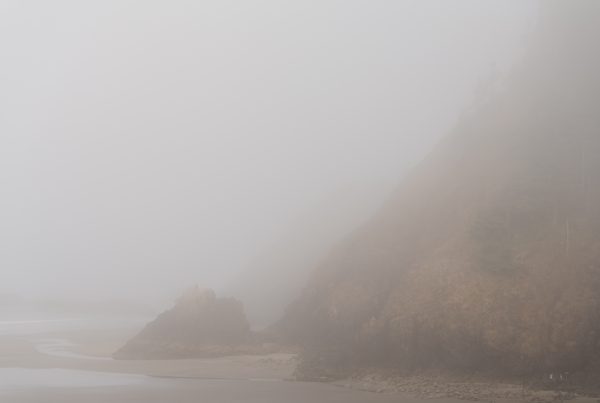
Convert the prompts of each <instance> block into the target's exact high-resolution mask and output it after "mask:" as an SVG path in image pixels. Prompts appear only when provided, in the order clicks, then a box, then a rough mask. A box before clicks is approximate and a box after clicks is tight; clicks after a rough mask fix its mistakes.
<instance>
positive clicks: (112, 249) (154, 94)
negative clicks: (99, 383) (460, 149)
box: [0, 0, 537, 299]
mask: <svg viewBox="0 0 600 403" xmlns="http://www.w3.org/2000/svg"><path fill="white" fill-rule="evenodd" d="M536 4H537V3H536V2H534V1H523V0H512V1H505V0H497V1H493V0H485V1H484V0H456V1H446V0H438V1H434V0H430V1H422V0H418V1H417V0H414V1H400V0H397V1H385V0H375V1H373V0H368V1H367V0H363V1H353V0H339V1H333V0H318V1H317V0H308V1H307V0H302V1H292V0H290V1H281V0H253V1H246V0H238V1H225V0H215V1H183V0H170V1H149V0H139V1H127V0H114V1H107V0H102V1H85V2H82V1H75V0H73V1H60V0H54V1H44V0H40V1H27V0H15V1H7V0H0V51H1V63H0V185H1V195H0V293H2V292H16V293H21V294H25V295H31V296H36V295H40V296H41V295H61V294H68V295H75V296H102V295H111V296H112V295H114V296H127V295H130V296H133V297H135V298H141V299H148V298H152V297H160V296H163V295H171V294H172V293H173V292H174V291H175V290H179V289H181V288H183V287H186V286H187V285H189V284H191V283H202V284H206V285H210V286H215V287H220V286H222V285H223V284H224V283H226V282H227V281H229V279H230V278H231V277H232V276H234V275H235V274H236V273H237V272H239V271H240V270H243V268H244V267H245V266H246V265H248V263H249V262H250V261H251V260H252V259H253V258H254V257H256V256H257V255H259V254H261V253H263V252H264V249H265V248H268V247H269V245H272V244H274V240H275V239H276V238H277V236H278V234H281V233H283V232H288V231H289V230H290V229H289V228H287V226H288V225H290V223H293V222H294V221H295V218H296V217H298V216H300V215H302V214H303V213H304V212H305V211H308V210H310V209H311V208H312V206H314V205H315V204H318V203H319V202H320V201H321V200H323V199H327V198H329V197H330V195H331V194H336V192H337V191H338V190H339V189H340V188H344V187H353V188H355V189H361V188H363V187H364V189H369V191H372V192H373V195H372V197H373V200H374V201H378V200H380V199H381V200H382V199H383V198H384V197H385V194H386V192H388V191H390V190H391V189H392V188H393V187H394V186H395V184H397V183H398V181H399V180H400V179H401V177H402V175H403V173H404V172H406V169H407V168H408V167H410V166H411V165H412V164H414V163H415V162H416V161H418V160H419V158H421V157H422V156H423V155H424V154H425V153H426V151H427V150H428V149H429V148H430V147H431V146H432V144H433V143H434V142H435V140H436V139H437V138H438V137H439V136H440V135H443V134H444V132H446V131H447V130H448V129H449V128H450V127H451V126H452V124H453V123H454V122H455V121H456V119H457V118H458V116H459V114H460V113H461V112H462V111H464V110H465V108H467V107H468V105H469V104H471V103H472V102H473V97H474V96H475V95H474V94H476V90H477V88H480V87H481V85H482V83H485V82H487V81H488V80H489V78H490V77H494V76H500V77H501V76H502V74H503V72H505V71H506V70H507V69H508V67H509V66H510V65H511V63H513V62H514V61H515V59H516V57H517V56H518V54H519V52H520V51H522V50H523V47H524V45H525V40H526V38H527V34H528V33H529V32H530V31H531V29H532V27H533V24H534V22H535V18H536V11H537V10H536ZM108 291H110V293H109V294H107V292H108Z"/></svg>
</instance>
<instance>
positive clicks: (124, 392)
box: [0, 328, 419, 403]
mask: <svg viewBox="0 0 600 403" xmlns="http://www.w3.org/2000/svg"><path fill="white" fill-rule="evenodd" d="M135 331H137V328H115V329H100V330H98V329H93V330H90V329H79V330H68V331H52V332H45V333H36V332H28V333H27V334H18V332H9V333H8V334H4V335H0V402H7V403H8V402H10V403H21V402H23V403H25V402H26V403H38V402H39V403H42V402H43V403H95V402H98V403H99V402H102V403H106V402H111V403H129V402H144V403H153V402H161V403H171V402H178V403H186V402H198V401H207V402H223V403H229V402H263V403H268V402H290V403H295V402H298V403H300V402H327V403H336V402H340V403H341V402H344V403H354V402H356V403H359V402H382V403H385V402H398V401H399V400H400V401H402V402H406V403H411V402H413V401H414V402H418V401H419V400H418V399H412V398H409V397H403V396H400V395H398V394H375V393H370V392H364V391H357V390H352V389H348V388H342V387H339V386H335V385H329V384H319V383H304V382H295V381H291V377H292V373H293V371H294V368H295V365H296V359H295V356H294V355H293V354H271V355H266V356H236V357H223V358H213V359H189V360H147V361H128V360H123V361H121V360H113V359H111V358H110V354H111V353H112V352H113V351H115V349H116V348H118V347H119V346H120V345H121V344H122V343H123V342H124V341H125V340H127V338H129V337H130V336H131V335H132V334H133V333H134V332H135Z"/></svg>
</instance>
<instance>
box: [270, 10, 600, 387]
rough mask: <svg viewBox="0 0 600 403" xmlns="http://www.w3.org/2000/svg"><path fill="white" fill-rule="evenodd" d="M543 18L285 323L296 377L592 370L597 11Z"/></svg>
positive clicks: (597, 210) (599, 306)
mask: <svg viewBox="0 0 600 403" xmlns="http://www.w3.org/2000/svg"><path fill="white" fill-rule="evenodd" d="M542 5H543V6H542V7H543V9H542V14H541V22H540V24H539V27H538V31H537V33H536V34H535V35H534V37H533V38H532V45H531V49H530V51H529V52H528V55H527V56H526V58H525V60H523V62H522V63H521V65H520V66H518V67H517V69H516V70H515V71H514V73H513V75H512V76H511V77H510V79H509V80H508V81H507V82H506V86H505V89H504V90H503V91H502V92H500V93H496V94H494V95H493V96H492V97H491V99H490V100H488V101H486V102H485V103H484V104H482V105H480V106H479V107H478V108H477V109H476V110H474V111H471V112H470V115H469V116H467V117H465V118H464V119H463V120H462V122H461V123H460V124H459V126H458V127H457V128H456V129H455V131H454V132H453V133H451V134H450V135H449V136H448V137H447V138H446V139H445V141H443V142H442V143H441V144H440V145H439V146H438V147H437V149H436V150H434V152H433V153H432V154H431V155H430V156H429V157H428V158H427V159H426V160H425V161H424V162H423V163H422V164H421V165H420V166H419V167H418V168H417V169H415V170H414V172H413V173H412V175H410V177H409V178H408V180H406V181H405V182H404V183H403V184H402V186H401V187H400V188H399V189H398V191H397V193H396V194H395V196H394V197H393V198H392V199H391V200H389V202H388V204H387V205H386V206H385V207H384V208H383V209H382V210H381V211H380V212H379V213H378V214H377V215H376V217H374V218H373V220H372V221H371V222H370V223H369V224H367V225H366V226H365V227H364V228H362V229H361V230H360V231H358V232H357V233H356V234H355V235H354V237H353V238H352V239H351V240H350V241H349V242H347V243H346V244H345V245H344V246H343V247H341V248H339V250H337V251H336V252H335V253H333V254H332V255H331V256H330V257H329V258H328V259H327V260H326V262H325V263H324V264H323V265H322V266H321V267H320V268H319V270H318V271H317V273H316V274H315V276H314V277H313V278H312V280H311V281H310V283H309V285H308V286H307V288H306V289H305V290H304V292H303V294H302V296H301V297H300V298H299V299H298V300H297V301H296V302H294V303H293V304H292V305H291V306H290V307H289V309H288V310H287V313H286V316H285V318H284V319H283V320H282V321H281V323H280V324H279V329H280V330H281V331H282V332H284V333H285V334H287V335H288V337H290V338H292V339H294V340H296V341H297V342H298V343H301V344H302V345H303V346H304V351H305V352H304V354H303V366H304V368H305V369H306V371H305V374H306V373H308V371H309V370H310V371H312V372H311V375H310V377H313V378H315V377H317V378H318V377H319V376H325V377H327V376H329V377H335V376H341V375H344V372H346V371H348V370H349V369H351V368H353V367H355V366H357V367H364V366H386V367H393V368H399V369H403V370H407V371H411V370H418V369H423V368H432V367H433V368H450V369H452V370H463V371H490V372H494V373H502V374H506V375H508V374H510V375H538V374H545V373H559V372H571V373H573V372H578V371H584V372H586V371H587V372H588V373H589V372H590V371H596V370H597V369H598V367H600V292H599V290H600V110H599V105H600V73H599V72H600V47H599V46H598V45H597V43H596V42H597V38H599V37H600V2H597V1H594V0H582V1H577V2H561V1H547V2H544V3H542ZM319 371H320V372H319ZM319 374H321V375H319Z"/></svg>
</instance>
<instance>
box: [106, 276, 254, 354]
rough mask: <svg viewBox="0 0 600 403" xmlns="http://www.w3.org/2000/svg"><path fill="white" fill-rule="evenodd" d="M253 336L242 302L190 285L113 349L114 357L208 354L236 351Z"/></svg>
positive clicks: (234, 352)
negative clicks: (171, 306)
mask: <svg viewBox="0 0 600 403" xmlns="http://www.w3.org/2000/svg"><path fill="white" fill-rule="evenodd" d="M252 342H253V336H252V333H251V332H250V327H249V325H248V321H247V320H246V317H245V315H244V309H243V306H242V303H241V302H239V301H237V300H235V299H232V298H217V297H216V296H215V293H214V292H213V291H212V290H209V289H200V288H198V287H194V288H192V289H190V290H188V291H187V292H185V293H184V294H183V295H182V296H181V297H180V298H179V299H178V300H177V302H176V304H175V306H174V307H173V308H172V309H170V310H168V311H166V312H164V313H162V314H160V315H159V316H158V317H157V318H156V319H155V320H154V321H153V322H151V323H149V324H148V325H147V326H146V327H145V328H144V329H143V330H142V331H141V332H140V333H139V334H138V335H137V336H135V337H134V338H133V339H132V340H130V341H129V342H127V344H126V345H125V346H123V347H122V348H121V349H120V350H119V351H117V352H116V353H115V355H114V356H115V358H118V359H162V358H187V357H210V356H219V355H229V354H236V353H238V352H240V351H242V350H244V349H245V346H247V345H250V344H252Z"/></svg>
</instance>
